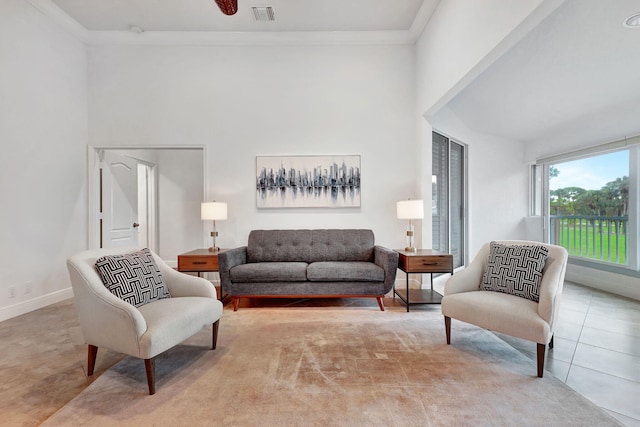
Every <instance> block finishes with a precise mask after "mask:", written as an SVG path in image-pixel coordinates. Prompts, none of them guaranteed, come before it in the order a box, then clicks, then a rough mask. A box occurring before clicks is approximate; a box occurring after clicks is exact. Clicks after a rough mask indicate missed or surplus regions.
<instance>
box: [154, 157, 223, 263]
mask: <svg viewBox="0 0 640 427" xmlns="http://www.w3.org/2000/svg"><path fill="white" fill-rule="evenodd" d="M203 160H204V154H203V150H196V149H193V150H158V231H159V237H158V254H159V255H160V256H161V257H162V258H163V259H165V260H167V261H176V264H175V265H177V255H178V254H181V253H183V252H187V251H190V250H192V249H195V248H199V247H201V246H202V230H203V227H204V226H205V225H209V224H203V221H202V220H201V219H200V203H202V202H203V194H204V188H203V184H204V171H203ZM207 242H209V240H207ZM209 246H211V245H209Z"/></svg>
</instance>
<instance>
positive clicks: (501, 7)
mask: <svg viewBox="0 0 640 427" xmlns="http://www.w3.org/2000/svg"><path fill="white" fill-rule="evenodd" d="M561 2H562V0H560V1H557V0H518V1H513V0H482V1H478V0H441V1H440V3H439V4H438V7H437V9H436V10H435V12H434V14H433V16H432V17H431V19H430V20H429V23H428V25H427V27H426V28H425V30H424V32H423V34H422V36H421V37H420V39H419V40H418V43H417V76H418V80H417V93H418V103H417V104H418V111H419V112H420V113H425V112H427V111H431V112H434V113H435V112H436V111H434V110H433V109H434V107H435V106H436V105H443V102H448V100H449V99H450V97H451V96H453V95H455V91H456V90H461V89H462V87H463V86H462V87H461V84H468V83H469V82H470V80H468V79H469V78H474V77H475V76H476V75H477V74H474V71H475V72H476V73H477V72H479V71H481V70H474V69H476V68H484V67H487V66H488V65H490V63H491V62H492V61H494V60H495V59H497V57H498V56H499V55H500V53H501V52H500V51H499V49H497V47H498V46H499V45H501V44H502V46H501V48H502V49H506V48H508V47H509V46H510V45H511V44H512V43H515V41H517V40H518V39H519V38H520V37H521V36H522V35H523V34H524V33H525V32H526V31H527V29H528V28H530V26H532V25H535V23H537V22H538V20H539V19H541V18H542V16H546V13H549V12H550V11H551V10H552V9H555V7H557V5H558V4H560V3H561ZM543 3H546V4H545V7H544V8H541V9H540V11H538V13H537V14H535V15H533V14H532V12H534V10H536V8H538V7H539V6H540V5H541V4H543ZM542 9H544V10H542ZM538 15H540V16H538ZM528 17H530V18H531V19H530V21H531V22H528V23H527V25H526V26H523V27H522V29H521V31H519V32H516V31H514V30H516V29H517V28H518V26H520V25H522V23H523V21H525V19H527V18H528ZM525 27H526V28H525ZM507 37H510V38H511V40H508V42H505V39H507Z"/></svg>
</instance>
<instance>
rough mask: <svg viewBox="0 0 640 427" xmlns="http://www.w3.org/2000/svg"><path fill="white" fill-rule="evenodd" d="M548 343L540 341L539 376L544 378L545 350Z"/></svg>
mask: <svg viewBox="0 0 640 427" xmlns="http://www.w3.org/2000/svg"><path fill="white" fill-rule="evenodd" d="M546 347H547V346H546V345H544V344H540V343H538V378H542V374H543V373H544V352H545V349H546Z"/></svg>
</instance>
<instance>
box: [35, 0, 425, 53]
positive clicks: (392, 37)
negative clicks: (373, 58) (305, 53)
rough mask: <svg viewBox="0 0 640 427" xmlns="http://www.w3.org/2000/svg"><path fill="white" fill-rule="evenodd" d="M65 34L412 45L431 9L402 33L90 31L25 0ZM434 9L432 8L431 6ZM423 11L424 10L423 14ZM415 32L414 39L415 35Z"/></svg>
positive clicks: (137, 41)
mask: <svg viewBox="0 0 640 427" xmlns="http://www.w3.org/2000/svg"><path fill="white" fill-rule="evenodd" d="M26 1H27V2H28V3H30V4H31V5H33V6H34V7H35V8H36V9H38V10H39V11H40V12H42V13H43V14H45V15H46V16H48V17H49V18H51V19H52V20H53V21H54V22H56V23H57V24H58V25H60V26H61V27H62V28H63V29H64V30H66V31H67V32H68V33H70V34H71V35H73V36H74V37H76V38H77V39H79V40H80V41H82V42H84V43H86V44H88V45H138V46H145V45H147V46H153V45H158V46H279V45H282V46H321V45H402V44H413V43H415V41H416V40H417V36H419V35H420V34H421V33H422V29H424V25H426V22H427V21H428V18H429V16H430V14H431V13H433V10H429V8H426V7H424V5H423V7H422V8H421V9H420V12H419V13H418V15H417V16H416V19H415V20H414V22H413V25H412V27H411V29H410V30H404V31H287V32H284V31H282V32H267V31H260V32H230V31H145V32H142V33H139V34H138V33H134V32H131V31H89V30H87V29H86V28H85V27H83V26H82V25H80V24H79V23H78V22H77V21H75V20H74V19H73V18H72V17H71V16H69V15H68V14H67V13H66V12H64V11H63V10H62V9H60V8H59V7H58V6H57V5H55V4H54V3H53V2H52V1H51V0H26ZM434 8H435V7H434ZM424 9H426V10H425V11H423V10H424ZM423 15H424V17H423ZM414 27H416V28H418V30H416V29H414ZM416 33H417V36H416Z"/></svg>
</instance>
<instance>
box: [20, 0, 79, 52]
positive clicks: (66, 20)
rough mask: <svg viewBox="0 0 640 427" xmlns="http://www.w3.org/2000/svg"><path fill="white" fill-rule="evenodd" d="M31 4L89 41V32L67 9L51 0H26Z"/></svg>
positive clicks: (72, 32)
mask: <svg viewBox="0 0 640 427" xmlns="http://www.w3.org/2000/svg"><path fill="white" fill-rule="evenodd" d="M26 1H27V3H29V4H30V5H31V6H33V7H34V8H36V9H37V10H39V11H40V12H41V13H42V14H44V15H45V16H47V17H49V18H51V20H53V21H54V22H55V23H56V24H58V25H59V26H60V27H62V29H63V30H65V31H66V32H68V33H69V34H71V35H72V36H73V37H75V38H77V39H78V40H80V41H82V42H84V43H87V42H88V41H89V33H90V31H88V30H87V29H86V28H85V27H83V26H82V25H80V24H79V23H78V21H76V20H75V19H73V18H72V17H71V16H69V15H68V14H67V13H66V12H65V11H63V10H62V9H60V8H59V7H58V6H56V5H55V4H54V3H53V2H52V1H51V0H26Z"/></svg>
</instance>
